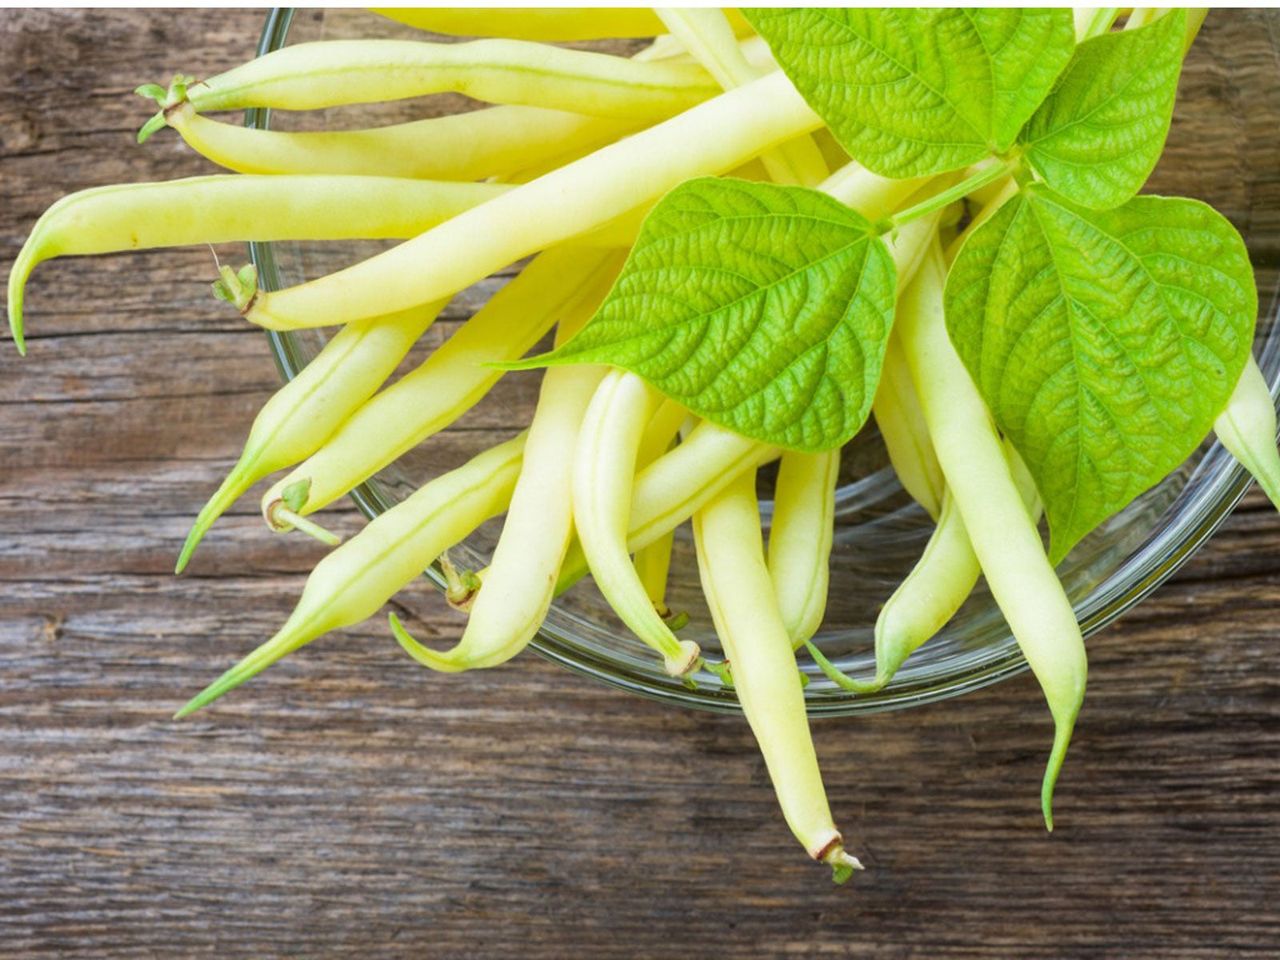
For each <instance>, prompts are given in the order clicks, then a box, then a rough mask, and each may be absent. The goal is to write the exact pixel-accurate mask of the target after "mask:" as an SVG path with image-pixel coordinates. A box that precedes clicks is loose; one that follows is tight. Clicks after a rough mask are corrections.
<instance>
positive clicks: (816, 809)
mask: <svg viewBox="0 0 1280 960" xmlns="http://www.w3.org/2000/svg"><path fill="white" fill-rule="evenodd" d="M693 535H694V542H695V543H696V545H697V551H698V570H699V573H700V575H701V580H702V589H703V592H704V593H705V594H706V596H707V605H708V607H709V608H710V610H711V614H712V618H713V620H714V622H715V628H716V634H717V635H718V636H719V637H720V642H721V644H722V645H723V646H724V651H725V656H726V658H727V659H728V661H729V663H731V664H732V669H733V686H734V690H735V691H736V692H737V695H738V702H739V703H741V704H742V711H743V713H745V714H746V716H747V722H748V723H749V724H750V725H751V731H752V733H754V734H755V737H756V742H757V743H758V744H759V746H760V752H761V753H762V754H763V755H764V761H765V766H766V767H767V768H768V770H769V777H770V779H771V780H772V781H773V789H774V792H775V793H776V794H777V797H778V803H779V805H780V806H781V808H782V815H783V817H784V818H785V819H786V821H787V826H788V827H790V828H791V832H792V833H793V834H794V835H795V837H796V839H797V840H799V841H800V843H801V844H802V845H803V846H804V848H805V850H806V851H807V852H808V854H809V856H811V857H813V858H814V859H815V860H819V861H822V862H824V863H827V864H829V865H830V866H831V868H832V870H833V873H834V876H835V878H836V879H837V880H838V881H841V882H842V881H843V880H846V879H848V876H849V874H850V873H851V871H852V870H858V869H861V868H862V864H860V863H859V862H858V861H857V860H856V859H855V858H854V857H852V856H850V855H849V854H848V853H846V852H845V849H844V840H843V838H842V837H841V835H840V831H839V830H838V829H836V825H835V822H834V821H833V820H832V818H831V809H830V807H829V805H828V803H827V794H826V788H825V787H824V786H823V783H822V772H821V771H820V770H819V769H818V757H817V754H816V753H815V751H814V748H813V738H812V736H811V735H810V733H809V718H808V716H807V714H806V713H805V703H804V692H803V688H802V687H801V685H800V673H799V671H798V670H797V669H796V659H795V654H794V653H793V652H792V648H791V637H790V636H789V634H788V633H787V628H786V626H785V625H784V624H783V622H782V616H781V615H780V613H779V612H778V607H777V603H776V600H775V597H774V591H773V587H772V584H771V583H770V578H769V571H768V569H767V568H766V566H765V560H764V552H763V547H762V543H761V536H760V512H759V508H758V506H757V504H756V496H755V471H754V470H748V471H746V472H745V473H742V474H740V475H739V476H738V478H737V479H735V480H734V481H733V482H732V483H730V484H729V485H728V486H727V487H726V488H725V489H724V490H723V491H722V492H721V493H720V494H719V495H717V496H716V497H715V498H714V499H712V500H711V501H710V502H709V503H707V504H705V505H704V506H703V507H702V508H701V509H700V510H699V511H698V512H697V513H696V514H694V517H693Z"/></svg>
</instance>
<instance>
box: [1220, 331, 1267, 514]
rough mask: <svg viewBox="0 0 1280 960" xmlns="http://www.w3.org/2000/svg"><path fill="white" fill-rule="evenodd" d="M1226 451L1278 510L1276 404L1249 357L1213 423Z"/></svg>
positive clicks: (1263, 379) (1256, 364) (1262, 377)
mask: <svg viewBox="0 0 1280 960" xmlns="http://www.w3.org/2000/svg"><path fill="white" fill-rule="evenodd" d="M1213 431H1214V433H1216V434H1217V435H1218V440H1219V441H1221V443H1222V445H1223V446H1224V447H1226V448H1227V451H1228V452H1229V453H1230V454H1231V455H1232V456H1233V457H1235V458H1236V460H1238V461H1239V462H1240V464H1241V466H1243V467H1244V468H1245V469H1246V470H1248V471H1249V473H1251V474H1252V475H1253V479H1255V480H1256V481H1258V486H1260V487H1261V488H1262V491H1263V493H1265V494H1266V495H1267V497H1268V498H1269V499H1270V500H1271V502H1272V503H1273V504H1275V506H1276V509H1277V510H1280V451H1277V449H1276V403H1275V399H1274V398H1273V397H1272V396H1271V389H1270V388H1269V387H1268V386H1267V380H1266V378H1265V377H1264V376H1263V375H1262V371H1261V370H1259V369H1258V362H1257V361H1256V360H1254V359H1253V357H1252V356H1251V357H1249V362H1248V363H1246V364H1245V365H1244V372H1243V373H1241V374H1240V380H1239V382H1238V383H1237V384H1236V388H1235V390H1233V391H1232V392H1231V399H1230V400H1228V401H1227V408H1226V409H1225V410H1223V411H1222V413H1221V414H1219V415H1218V419H1217V420H1215V421H1214V423H1213Z"/></svg>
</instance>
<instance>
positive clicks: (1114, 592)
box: [245, 7, 1280, 717]
mask: <svg viewBox="0 0 1280 960" xmlns="http://www.w3.org/2000/svg"><path fill="white" fill-rule="evenodd" d="M293 14H294V9H293V8H290V7H275V8H272V9H271V10H270V11H268V13H267V18H266V23H265V24H264V26H263V31H262V35H261V38H260V40H259V43H258V48H257V55H258V56H262V55H264V54H266V53H269V52H270V51H272V50H275V49H277V48H279V47H281V46H283V45H284V42H285V37H286V35H287V33H288V30H289V26H290V23H291V22H292V20H293ZM269 119H270V111H269V110H266V109H252V110H248V111H246V112H245V124H246V126H249V127H255V128H265V127H266V126H267V124H268V123H269ZM249 257H250V260H251V262H252V263H253V264H254V266H255V267H256V268H257V270H258V276H259V283H260V284H261V285H262V286H263V288H264V289H277V288H278V287H279V286H280V285H281V283H280V274H279V270H278V268H277V266H276V262H275V258H274V255H273V253H272V249H271V244H270V243H250V244H249ZM265 332H266V335H267V339H268V341H269V343H270V347H271V352H272V356H273V357H274V359H275V362H276V367H277V369H278V370H279V372H280V376H281V377H282V378H284V379H285V380H286V381H287V380H291V379H292V378H293V377H295V376H297V374H298V373H299V372H300V371H301V369H302V367H303V366H304V365H305V363H306V360H305V358H304V357H303V356H302V355H301V352H300V350H299V347H298V345H297V343H296V342H295V341H294V339H293V338H292V337H291V336H290V335H289V334H288V333H284V332H278V331H274V330H268V331H265ZM1277 352H1280V336H1272V337H1270V338H1269V339H1268V341H1267V342H1266V344H1265V345H1264V347H1263V356H1262V357H1260V358H1259V360H1260V361H1266V360H1267V359H1270V358H1272V357H1274V355H1275V354H1276V353H1277ZM1271 393H1272V398H1273V400H1274V399H1275V398H1276V397H1277V396H1278V395H1280V378H1277V383H1275V384H1272V385H1271ZM1220 446H1221V445H1220V444H1219V443H1218V442H1217V441H1216V440H1215V441H1214V444H1213V450H1211V451H1210V453H1209V454H1206V457H1207V456H1210V455H1212V453H1213V452H1214V451H1216V450H1219V449H1220ZM1251 482H1252V478H1251V477H1250V476H1249V475H1248V473H1247V472H1246V471H1245V469H1244V468H1243V467H1242V466H1240V465H1239V464H1238V463H1236V462H1235V460H1234V459H1232V458H1230V457H1229V456H1228V457H1225V459H1223V466H1221V467H1219V468H1218V469H1217V470H1216V471H1215V472H1214V473H1213V475H1212V476H1211V477H1209V478H1208V481H1207V482H1206V484H1205V486H1204V488H1203V489H1201V490H1200V491H1198V493H1197V494H1196V496H1195V497H1194V498H1193V499H1192V500H1191V501H1190V502H1189V503H1186V504H1183V505H1182V506H1181V507H1180V508H1179V509H1178V513H1177V515H1176V517H1175V519H1174V520H1173V521H1172V522H1171V523H1170V524H1169V526H1168V527H1167V528H1166V529H1164V530H1162V531H1161V532H1160V533H1159V534H1158V535H1157V536H1156V538H1155V539H1153V540H1150V541H1148V542H1147V543H1146V544H1144V546H1143V547H1142V548H1141V549H1140V550H1138V551H1137V552H1135V553H1134V554H1132V555H1130V556H1129V557H1128V558H1126V559H1125V560H1124V561H1123V562H1122V563H1121V564H1120V565H1119V566H1118V567H1117V568H1116V569H1115V570H1113V571H1112V572H1111V573H1110V574H1109V575H1108V576H1107V578H1106V579H1105V581H1104V582H1103V583H1102V584H1100V585H1099V586H1098V587H1097V588H1095V589H1094V590H1093V591H1091V592H1090V593H1089V594H1088V595H1087V596H1086V597H1084V598H1083V600H1081V601H1080V602H1078V603H1076V604H1075V612H1076V616H1077V618H1078V619H1079V621H1080V626H1081V629H1082V631H1083V633H1084V636H1085V638H1086V639H1087V638H1089V637H1091V636H1093V635H1094V634H1096V633H1097V632H1098V631H1100V630H1102V629H1103V628H1105V627H1106V626H1108V625H1109V624H1110V623H1112V622H1113V621H1114V620H1116V619H1117V618H1119V617H1120V616H1122V615H1123V614H1125V613H1126V612H1128V611H1129V610H1130V609H1132V608H1133V607H1134V606H1135V605H1136V604H1138V603H1140V602H1141V601H1142V600H1143V599H1145V598H1146V597H1147V596H1148V595H1149V594H1150V593H1151V592H1152V591H1154V590H1155V589H1156V588H1157V587H1159V586H1160V585H1161V584H1162V583H1164V582H1165V581H1166V580H1167V579H1168V578H1169V577H1171V576H1172V575H1173V574H1174V573H1176V572H1177V571H1178V570H1179V569H1180V568H1181V567H1182V565H1183V564H1185V563H1186V562H1187V561H1188V560H1189V559H1190V558H1191V556H1192V555H1193V554H1194V553H1195V552H1196V550H1198V549H1199V548H1200V547H1201V546H1202V545H1203V544H1204V543H1205V542H1206V541H1207V540H1208V539H1209V538H1210V537H1211V536H1213V534H1214V532H1215V531H1216V530H1217V529H1218V527H1219V526H1221V524H1222V523H1223V522H1224V521H1225V520H1226V518H1227V517H1228V516H1230V514H1231V511H1232V510H1233V509H1235V506H1236V504H1238V503H1239V502H1240V499H1241V498H1242V497H1243V496H1244V494H1245V492H1246V491H1247V490H1248V489H1249V485H1250V483H1251ZM351 498H352V500H354V502H355V504H356V506H357V507H358V508H359V510H360V512H361V513H363V514H364V515H365V516H366V517H367V518H368V519H371V520H372V519H373V518H374V517H376V516H377V515H378V514H379V513H382V512H384V511H386V510H387V509H389V508H390V507H391V506H392V505H393V502H392V501H390V500H389V499H388V498H387V497H386V496H385V495H384V494H383V493H382V492H381V491H380V490H379V489H378V488H377V485H376V484H375V483H371V482H366V483H363V484H361V485H360V486H359V487H357V488H356V489H355V490H353V491H352V492H351ZM425 572H426V574H427V575H428V577H429V578H430V579H431V580H432V581H433V582H434V583H435V584H436V586H437V587H438V588H440V589H443V587H444V580H443V577H442V576H441V574H440V572H439V570H438V569H435V568H432V569H429V570H427V571H425ZM530 646H531V647H532V648H533V649H534V650H536V651H537V652H538V653H539V654H540V655H541V656H543V657H544V658H546V659H548V660H551V661H552V662H554V663H558V664H560V665H562V666H564V667H567V668H568V669H570V670H572V671H574V672H575V673H578V674H581V675H584V676H587V677H591V678H593V679H595V680H598V681H601V682H602V683H605V684H608V685H609V686H613V687H617V688H619V689H622V690H627V691H629V692H631V693H635V694H638V695H640V696H643V697H646V698H648V699H651V700H657V701H660V702H663V703H667V704H675V705H679V706H684V707H689V708H693V709H698V710H704V711H711V712H717V713H739V714H740V713H741V710H742V708H741V707H740V705H739V704H738V701H737V698H736V696H734V695H733V694H732V693H731V692H729V691H726V690H723V689H714V690H712V689H707V688H700V689H698V690H696V691H695V690H689V689H687V688H685V687H684V686H682V685H680V684H679V683H678V682H675V681H668V682H666V683H663V682H661V681H660V680H659V679H658V678H657V677H644V676H637V675H634V674H632V673H629V672H628V671H627V670H626V669H625V668H623V667H621V665H619V664H618V663H614V662H610V661H609V660H607V658H604V657H600V656H597V655H595V654H593V653H591V652H589V651H586V650H584V649H583V648H582V647H581V646H578V645H577V644H575V643H574V641H573V639H572V638H571V637H569V636H566V635H563V634H561V633H560V632H559V631H557V630H555V629H554V628H550V627H547V626H545V625H544V627H543V628H542V629H540V630H539V631H538V635H537V637H536V638H535V639H534V640H533V641H532V642H531V643H530ZM1006 646H1007V649H1006V652H1005V653H1004V654H1003V655H1001V656H997V657H993V658H991V659H989V660H987V661H984V662H982V663H980V664H979V665H977V667H976V668H975V669H972V670H969V671H967V672H964V673H960V674H948V675H945V676H943V677H941V678H940V679H938V680H936V681H932V682H930V681H926V682H915V683H913V684H911V685H910V686H906V687H903V688H901V689H895V688H893V687H888V688H886V689H885V690H883V691H881V695H880V696H878V697H877V698H876V699H875V700H868V699H866V698H865V697H861V698H860V697H855V696H853V695H852V694H848V693H843V692H842V691H838V692H835V693H831V694H824V695H823V696H822V697H820V698H816V697H809V698H806V707H807V710H808V712H809V715H810V716H811V717H833V716H848V715H852V714H864V713H877V712H881V711H887V710H900V709H905V708H907V707H911V706H916V705H923V704H927V703H934V702H938V701H941V700H946V699H950V698H952V697H958V696H962V695H964V694H966V693H971V692H974V691H976V690H980V689H982V688H984V687H988V686H991V685H993V684H996V683H999V682H1000V681H1002V680H1005V679H1007V678H1009V677H1013V676H1017V675H1018V674H1021V673H1023V672H1025V671H1026V670H1027V669H1028V667H1027V662H1026V660H1025V659H1024V658H1023V656H1022V654H1021V653H1019V652H1018V650H1017V647H1016V645H1011V644H1010V645H1006Z"/></svg>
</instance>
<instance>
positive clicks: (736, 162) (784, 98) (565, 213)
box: [246, 73, 821, 330]
mask: <svg viewBox="0 0 1280 960" xmlns="http://www.w3.org/2000/svg"><path fill="white" fill-rule="evenodd" d="M820 124H821V120H819V118H818V117H817V115H816V114H814V113H813V111H812V110H811V109H810V108H809V107H808V105H807V104H806V103H805V102H804V99H803V98H802V97H801V96H800V94H799V93H797V92H796V90H795V88H794V87H793V86H791V83H790V81H788V80H787V78H786V77H785V76H783V75H782V74H781V73H776V74H770V75H769V76H767V77H764V78H762V79H760V80H757V81H755V82H753V83H750V84H748V85H747V86H745V87H739V88H738V89H736V90H732V91H730V92H728V93H723V94H721V95H720V96H718V97H715V98H713V99H712V100H709V101H707V102H706V103H704V104H699V105H698V106H696V107H694V108H693V109H691V110H687V111H686V112H684V113H682V114H680V115H678V116H676V117H673V118H672V119H670V120H667V121H665V122H664V123H660V124H658V125H657V126H654V127H650V128H649V129H647V130H642V131H640V132H639V133H637V134H635V135H634V136H631V137H627V138H626V139H624V140H622V141H620V142H618V143H614V144H610V145H609V146H607V147H603V148H601V149H600V150H597V151H596V152H595V153H592V154H590V155H589V156H586V157H583V158H582V159H581V160H577V161H575V162H573V163H570V164H568V165H567V166H564V167H561V168H560V169H559V170H556V171H554V172H552V173H549V174H547V175H545V176H543V177H539V178H538V179H537V180H534V181H532V182H530V183H527V184H522V185H521V186H519V187H517V188H515V189H514V190H511V191H510V192H509V193H507V194H504V195H503V196H501V197H497V198H495V199H494V200H493V201H491V202H489V203H487V204H485V205H484V206H483V207H478V208H476V209H474V210H469V211H467V212H466V213H463V214H460V215H459V216H457V217H454V218H453V219H452V220H451V221H449V222H448V223H445V224H441V225H440V226H439V227H436V228H434V229H432V230H428V231H427V232H426V233H424V234H422V235H421V236H419V237H417V238H415V239H413V240H410V241H408V242H407V243H403V244H401V245H400V246H398V247H395V248H394V249H392V250H388V251H387V252H386V253H383V254H379V255H378V256H375V257H371V258H370V259H368V260H365V261H363V262H362V263H358V264H356V265H355V266H352V267H349V268H347V269H346V270H340V271H338V272H337V273H333V274H330V275H329V276H327V277H324V278H321V279H319V280H313V281H311V282H310V283H304V284H300V285H298V286H295V287H290V288H287V289H285V290H280V291H278V292H275V293H267V294H261V295H259V296H258V297H257V298H256V299H255V301H254V303H253V304H252V306H251V307H250V309H249V310H248V311H247V312H246V316H247V318H248V319H249V320H251V321H252V322H254V323H257V324H260V325H261V326H265V327H269V328H271V329H281V330H283V329H296V328H299V327H314V326H328V325H333V324H339V323H346V322H348V321H350V320H355V319H358V318H360V317H363V316H369V315H370V314H378V313H390V312H391V311H394V310H402V309H405V308H406V307H409V306H412V305H413V304H415V303H426V302H429V301H432V300H438V299H441V298H443V297H447V296H451V295H452V294H454V293H456V292H457V291H458V290H460V289H462V288H463V287H465V286H469V285H470V284H472V283H474V282H476V281H477V280H480V279H481V278H483V277H486V276H488V275H489V274H490V273H493V272H494V271H495V270H497V269H500V268H501V267H504V266H506V265H507V264H509V263H513V262H514V261H516V260H519V259H520V258H521V257H524V256H527V255H528V254H530V253H533V252H534V251H537V250H543V249H546V248H547V247H550V246H554V245H555V244H557V243H561V242H563V241H564V240H566V239H568V238H570V237H573V236H577V235H579V234H582V233H586V232H588V231H590V230H592V229H594V228H596V227H599V226H601V225H602V224H604V223H607V222H608V221H610V220H612V219H613V218H615V217H617V216H619V215H620V214H623V213H626V212H627V211H629V210H631V209H633V208H635V207H636V206H638V205H639V204H642V203H644V202H645V201H647V200H649V199H652V198H655V197H657V196H659V195H661V194H663V193H666V192H667V191H668V190H670V189H671V188H672V187H674V186H676V185H677V184H678V183H680V182H682V181H683V180H686V179H688V178H689V177H691V176H697V175H699V174H704V173H718V172H721V171H724V170H731V169H733V168H734V167H737V166H740V165H741V164H742V163H743V162H745V161H746V160H748V159H750V158H751V157H752V156H754V155H756V154H758V153H760V152H762V151H764V150H767V149H769V148H770V147H772V146H773V145H774V144H777V143H780V142H782V141H783V140H787V139H789V138H791V137H794V136H798V135H799V134H801V133H807V132H809V131H810V130H812V129H814V128H816V127H817V126H819V125H820ZM569 198H572V202H568V200H569Z"/></svg>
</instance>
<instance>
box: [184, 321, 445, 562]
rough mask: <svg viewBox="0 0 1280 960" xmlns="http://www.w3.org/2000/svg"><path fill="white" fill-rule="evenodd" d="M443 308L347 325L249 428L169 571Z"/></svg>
mask: <svg viewBox="0 0 1280 960" xmlns="http://www.w3.org/2000/svg"><path fill="white" fill-rule="evenodd" d="M443 308H444V304H443V303H434V304H431V305H429V306H426V307H415V308H413V309H412V310H405V311H403V312H401V313H397V314H392V315H391V316H389V317H374V318H372V319H370V320H360V321H357V322H356V323H349V324H347V325H346V326H345V327H343V328H342V329H341V330H339V331H338V332H337V333H336V334H334V336H333V337H332V338H330V340H329V342H328V343H326V344H325V346H324V349H323V350H321V351H320V353H318V354H317V355H316V357H315V359H313V360H312V361H311V362H310V363H308V364H307V365H306V367H304V368H303V370H302V372H301V373H299V374H298V375H297V376H296V377H294V378H293V379H292V380H290V381H289V382H288V383H286V384H285V385H284V386H283V387H281V388H280V389H279V390H277V391H276V393H275V395H274V396H272V398H271V399H270V400H268V401H267V402H266V403H265V404H264V405H263V407H262V410H261V411H259V413H258V416H257V417H256V418H255V419H254V421H253V426H252V427H251V428H250V430H249V438H248V439H247V440H246V441H245V445H244V452H243V453H242V454H241V455H240V460H239V462H237V463H236V465H235V466H234V467H233V468H232V470H231V472H230V473H229V474H228V475H227V478H226V479H225V480H224V481H223V482H222V486H220V487H219V488H218V490H217V492H215V493H214V495H213V496H212V497H210V499H209V502H208V503H206V504H205V506H204V508H203V509H202V510H201V511H200V515H199V516H198V517H197V518H196V522H195V525H194V526H193V527H192V529H191V533H190V534H188V536H187V540H186V543H184V544H183V547H182V553H181V554H180V556H179V557H178V565H177V568H176V570H175V571H174V572H175V573H181V572H182V571H183V569H184V568H185V567H186V565H187V563H188V561H190V559H191V555H192V553H194V552H195V549H196V547H197V546H198V545H199V543H200V540H201V538H202V537H203V536H204V535H205V533H206V532H208V530H209V528H210V527H211V526H212V525H213V523H214V521H216V520H217V519H218V517H220V516H221V515H222V513H223V512H224V511H225V510H226V509H227V508H228V507H229V506H231V504H232V503H234V502H235V501H236V500H237V499H238V498H239V497H240V496H241V494H243V493H244V492H245V491H246V490H248V489H249V488H250V487H251V486H253V485H254V484H255V483H257V482H258V481H259V480H261V479H262V478H263V477H265V476H267V474H270V473H274V472H275V471H277V470H283V469H284V468H285V467H291V466H293V465H294V464H295V463H298V462H300V461H302V460H305V459H306V458H307V457H309V456H311V454H313V453H315V452H316V450H318V449H319V448H320V446H321V445H322V444H323V443H324V442H325V441H326V440H328V439H329V437H330V436H332V435H333V433H334V431H335V430H337V429H338V427H339V426H341V425H342V422H343V421H344V420H346V419H347V417H348V416H350V415H351V413H352V412H353V411H355V410H357V409H358V408H359V407H360V406H361V404H363V403H364V402H365V401H366V400H368V399H369V398H370V397H371V396H373V394H374V392H375V391H376V390H377V389H378V388H379V387H380V386H382V383H383V381H385V380H386V379H387V377H389V376H391V374H392V373H394V372H395V369H396V367H397V366H398V365H399V363H400V361H401V360H403V359H404V357H405V355H406V354H407V353H408V352H409V350H410V348H412V346H413V345H414V343H415V342H416V341H417V339H418V337H420V336H421V335H422V333H423V331H424V330H426V329H427V327H429V326H430V325H431V322H432V321H433V320H434V319H435V318H436V316H437V315H438V314H439V313H440V311H441V309H443Z"/></svg>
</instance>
